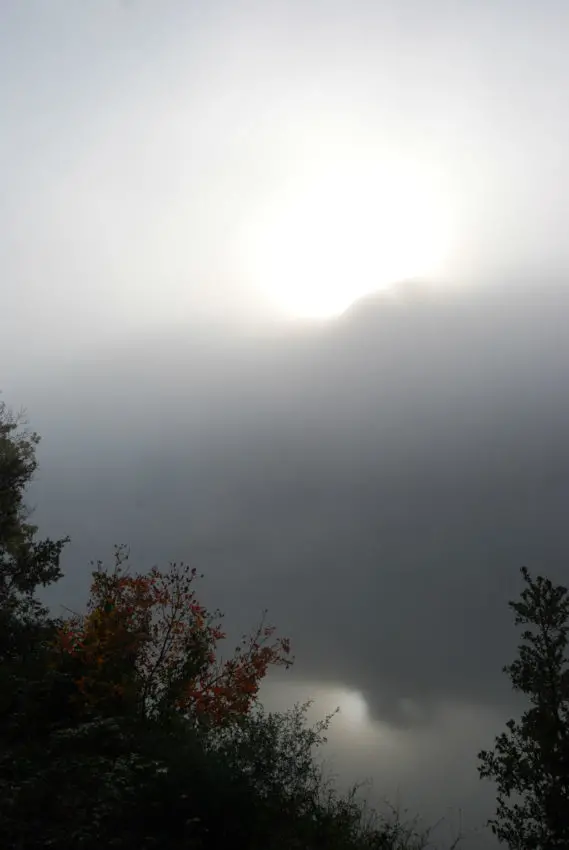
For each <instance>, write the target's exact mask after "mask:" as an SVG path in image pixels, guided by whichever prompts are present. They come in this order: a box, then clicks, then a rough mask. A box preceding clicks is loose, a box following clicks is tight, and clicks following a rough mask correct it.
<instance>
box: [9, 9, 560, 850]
mask: <svg viewBox="0 0 569 850" xmlns="http://www.w3.org/2000/svg"><path fill="white" fill-rule="evenodd" d="M568 26H569V7H568V6H567V4H566V3H564V2H561V0H559V2H553V0H549V1H548V0H544V2H541V3H539V4H538V3H535V2H529V0H515V1H514V0H511V2H505V0H502V2H500V0H494V2H491V3H490V2H482V0H477V2H468V1H467V0H463V1H462V2H450V0H446V2H445V1H444V0H397V1H396V0H385V2H371V1H370V2H361V0H351V2H349V3H348V2H345V0H344V2H340V0H326V2H324V0H320V2H318V1H317V0H314V2H310V0H308V2H307V0H303V1H302V2H300V0H288V2H270V0H264V2H231V3H230V2H222V0H208V2H207V3H205V2H200V3H198V2H192V0H183V2H182V0H161V2H160V3H157V2H150V0H147V2H144V1H143V0H123V1H122V2H119V0H96V2H95V0H82V2H81V3H68V2H64V0H49V2H48V0H45V2H39V0H37V2H32V0H29V2H27V0H18V1H17V2H16V0H6V2H4V3H2V7H1V9H0V108H1V114H2V118H3V128H2V133H1V134H0V155H1V158H2V163H3V169H2V177H3V185H2V193H1V200H0V265H1V271H2V274H1V278H0V280H1V283H0V297H1V301H0V389H1V390H2V392H3V398H4V399H5V400H6V401H7V402H8V403H9V404H10V405H13V406H15V407H19V406H20V405H24V406H25V407H26V408H27V410H28V413H29V417H30V420H31V424H32V425H33V427H35V428H37V430H39V431H40V433H41V434H42V435H43V443H42V445H41V449H40V460H41V464H42V465H41V470H40V473H39V475H38V480H37V482H36V484H35V488H34V490H33V499H34V504H36V505H37V507H36V511H37V516H38V520H41V522H42V528H44V527H45V529H46V530H48V531H49V532H50V533H54V534H58V533H60V534H67V533H69V534H70V535H71V536H72V544H71V546H70V548H69V552H68V555H67V558H66V561H65V564H64V566H65V569H66V573H67V575H66V580H65V582H64V584H63V585H62V588H61V589H60V590H58V593H59V594H61V597H62V599H64V600H65V601H66V603H67V604H78V603H77V600H79V599H81V598H82V597H84V594H85V593H86V589H87V583H88V577H89V560H90V559H92V558H99V557H101V558H105V557H108V555H109V553H110V551H111V547H112V545H113V544H114V543H120V542H128V543H129V544H130V545H131V547H132V551H133V554H134V555H135V557H136V558H137V561H138V563H140V564H141V565H143V566H150V564H151V563H154V562H156V561H158V562H161V563H165V562H167V561H168V560H172V559H179V558H186V559H188V560H192V561H194V562H196V563H197V564H198V565H199V566H200V568H201V569H203V570H204V571H205V573H206V579H205V592H206V594H209V595H210V596H211V599H212V602H213V606H214V607H217V606H218V605H219V606H220V607H222V608H225V609H226V610H227V612H228V614H230V613H231V614H232V616H234V617H235V619H236V622H239V624H241V623H243V624H245V625H246V624H248V623H251V621H252V620H254V619H255V617H256V616H257V614H258V612H259V611H260V610H262V609H263V608H265V607H268V608H269V611H270V613H271V616H272V618H273V620H275V621H276V623H277V625H278V626H279V627H280V628H282V630H283V631H284V632H285V633H287V634H290V636H291V637H292V639H293V644H294V646H295V649H296V656H297V664H296V665H295V672H294V675H292V676H291V675H289V674H287V676H288V679H287V680H285V681H284V682H281V681H280V680H279V681H278V682H274V683H273V684H271V685H268V686H267V692H266V699H267V701H268V703H270V704H274V705H276V706H284V705H287V704H290V701H291V699H293V698H296V696H297V695H300V697H302V698H304V696H306V697H310V696H314V695H316V697H317V700H316V701H317V706H318V707H323V708H326V710H327V707H333V705H334V704H337V703H338V702H340V703H342V704H343V706H344V713H343V715H342V718H341V721H339V723H338V730H337V732H336V733H333V735H332V740H331V744H330V747H331V751H332V752H333V753H334V754H335V756H334V758H335V759H336V761H337V767H338V772H339V774H340V775H341V777H343V778H346V779H347V778H354V779H355V778H358V777H362V775H363V776H364V777H365V776H373V778H374V780H375V786H376V788H377V789H378V791H379V792H381V794H383V791H384V790H385V794H386V795H390V796H391V797H392V798H393V796H394V795H395V796H397V795H401V799H402V801H403V803H404V804H407V803H409V806H410V807H413V806H416V807H417V808H418V809H420V810H421V811H424V812H425V813H426V814H427V816H428V817H431V818H435V819H436V818H438V817H439V816H441V815H442V814H444V813H445V812H446V811H450V810H453V811H454V812H456V811H457V810H458V809H459V808H460V809H462V810H463V811H464V812H465V818H467V817H468V818H469V823H470V822H472V823H473V824H475V823H478V822H479V821H481V820H483V819H484V817H485V816H486V815H487V814H488V813H489V808H488V807H489V806H490V808H491V804H492V793H491V788H488V789H487V788H485V787H484V786H483V785H482V784H481V783H479V781H478V779H477V776H476V752H477V750H478V749H480V748H481V747H482V746H488V745H489V744H490V743H491V741H492V739H493V737H494V735H495V734H497V733H498V732H499V731H500V729H501V724H502V723H503V721H504V719H506V718H507V717H508V716H509V713H510V712H512V711H515V710H516V703H515V701H514V700H513V698H512V696H511V694H510V693H509V690H508V687H507V682H505V681H503V679H504V677H503V675H502V674H501V672H500V671H501V667H502V665H503V664H504V663H507V662H508V660H510V658H511V654H512V652H513V650H514V647H515V634H514V632H513V628H512V626H511V623H510V622H509V619H508V611H507V605H506V603H507V600H508V599H509V598H511V597H512V596H515V595H516V594H517V592H518V590H519V576H518V570H519V567H520V566H521V565H522V564H523V563H527V565H528V566H529V567H530V568H532V567H535V570H536V571H539V570H543V571H545V572H546V573H547V574H550V575H552V576H554V577H556V578H563V577H564V576H565V575H566V567H565V566H564V556H565V546H564V542H565V532H564V517H565V515H566V497H567V491H568V487H569V485H568V484H567V480H568V479H567V475H568V471H569V458H568V456H567V450H566V446H565V442H566V434H567V425H568V424H569V423H568V421H567V420H568V414H569V403H567V401H566V398H565V395H566V386H567V374H566V372H567V362H568V359H567V358H568V355H569V344H568V343H567V342H566V341H565V339H564V336H565V333H564V330H565V328H564V325H565V321H564V317H565V316H566V315H567V308H568V307H569V303H568V301H569V288H568V286H567V280H568V279H569V276H568V271H569V243H568V242H567V239H566V232H565V231H566V220H567V213H566V204H567V200H566V199H567V198H568V197H569V165H568V163H567V154H566V151H567V150H568V149H569V146H568V142H569V138H568V136H569V105H568V103H567V99H566V97H565V81H566V79H567V75H568V74H569V56H568V55H567V52H566V45H565V41H566V39H565V33H566V32H567V27H568ZM56 601H57V600H56ZM476 841H478V843H476ZM476 841H475V840H474V839H473V840H472V843H471V845H470V846H473V847H474V846H490V844H489V841H487V839H486V838H485V837H484V838H483V837H478V838H477V839H476ZM485 842H486V843H485Z"/></svg>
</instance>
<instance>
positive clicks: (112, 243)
mask: <svg viewBox="0 0 569 850" xmlns="http://www.w3.org/2000/svg"><path fill="white" fill-rule="evenodd" d="M0 15H1V27H0V39H1V41H0V48H1V49H0V79H1V83H0V100H1V104H2V117H3V132H2V134H1V141H0V145H1V148H0V150H1V155H2V162H3V164H4V169H3V173H4V182H3V191H2V207H1V213H0V226H1V228H2V236H3V238H2V266H3V281H4V282H3V284H2V285H3V287H4V289H5V290H6V294H5V304H7V305H9V307H10V311H9V312H10V316H11V321H10V326H11V328H12V332H11V333H10V332H8V334H7V335H6V333H3V340H4V343H3V344H4V345H11V338H12V334H13V333H14V334H17V327H18V323H17V322H16V321H14V319H15V317H17V318H18V321H20V322H21V321H24V319H25V321H26V324H27V327H28V328H30V330H33V331H34V338H35V339H36V341H37V342H39V341H40V340H41V343H42V345H44V343H47V342H48V341H49V342H50V345H52V346H55V347H57V348H59V347H60V346H61V345H62V339H61V330H62V329H63V328H64V329H65V338H66V339H68V340H71V338H73V339H75V340H77V341H81V342H83V341H84V340H85V339H86V338H90V339H92V340H93V341H95V340H96V339H97V338H101V337H102V336H103V335H105V334H108V333H116V332H117V330H118V329H120V330H121V332H124V331H125V329H126V328H127V327H128V328H133V327H134V328H137V327H140V326H141V325H148V324H150V325H152V324H153V323H156V322H158V321H163V322H171V321H177V322H180V321H184V319H185V318H186V317H187V316H188V315H192V316H195V315H208V316H209V317H211V318H214V319H216V320H218V321H224V322H226V321H230V320H232V319H235V318H238V319H239V320H242V321H243V320H247V321H249V322H250V321H255V319H256V318H258V316H259V315H260V314H261V313H262V312H263V310H264V308H265V307H266V304H264V303H263V292H262V291H261V292H260V293H259V292H258V290H259V288H260V289H261V290H262V289H263V287H264V288H265V296H266V290H267V288H268V289H269V290H270V287H271V284H272V283H273V282H274V281H273V278H274V277H275V276H276V275H278V273H279V269H282V268H283V266H284V267H285V269H288V268H290V266H291V264H292V267H293V268H294V263H295V256H298V255H299V250H298V249H299V246H298V244H296V243H298V241H299V239H300V241H302V237H301V236H300V237H299V234H298V233H297V232H295V231H294V227H292V232H291V227H290V219H291V217H292V219H293V220H294V219H298V216H299V214H300V213H301V212H302V209H303V205H304V207H306V204H307V203H308V211H307V212H306V210H305V214H306V215H308V216H310V215H311V213H312V211H313V207H314V204H312V206H311V203H310V197H311V193H314V192H316V193H319V192H320V190H321V187H322V184H324V185H325V186H326V187H327V188H328V189H329V190H330V191H331V192H333V191H334V187H335V186H337V184H339V185H340V193H339V195H337V196H336V200H337V203H338V204H339V206H340V207H342V204H343V201H344V200H345V191H344V195H343V194H342V191H343V190H342V189H341V187H342V185H345V183H346V182H350V181H351V180H352V181H355V182H356V184H357V186H356V190H355V197H354V196H352V197H350V198H349V200H350V201H351V202H352V204H351V207H350V210H349V212H346V210H345V209H344V211H343V213H340V214H339V217H340V220H339V221H338V222H336V223H335V225H334V228H332V230H333V232H332V234H331V237H332V238H327V234H326V229H325V225H324V233H321V234H320V242H321V243H323V245H322V248H323V250H322V251H320V253H319V256H318V257H317V259H314V258H311V262H312V266H313V267H314V269H315V271H318V266H319V265H322V266H323V267H324V270H326V268H328V267H329V264H330V263H332V264H333V263H334V262H335V261H336V257H335V255H334V253H332V255H331V257H330V256H326V251H325V245H326V243H327V245H328V247H330V245H331V244H334V245H335V250H336V251H337V250H338V244H337V243H338V242H339V241H341V240H340V239H338V232H340V233H341V232H342V224H344V225H346V226H345V227H344V230H346V229H350V228H349V227H347V225H350V226H351V227H352V230H353V225H354V222H357V228H358V230H359V231H360V232H361V238H362V240H363V243H364V244H363V246H362V245H359V246H358V248H360V249H362V250H363V253H364V255H366V256H368V257H369V255H370V253H371V254H375V255H376V260H377V263H378V264H379V269H378V270H379V272H380V273H381V272H382V268H381V257H382V256H385V255H387V256H389V252H390V249H391V244H392V242H393V241H394V240H395V241H399V243H400V244H401V243H402V244H404V245H405V252H406V254H405V256H406V257H407V258H409V263H410V268H411V273H413V274H417V273H419V274H423V273H427V272H429V271H430V269H426V268H425V269H423V268H421V257H418V258H417V261H418V265H419V268H417V269H415V268H413V264H414V260H415V256H414V255H415V254H416V253H417V251H418V248H417V242H418V241H420V231H421V228H422V229H423V231H424V232H426V233H427V236H429V233H430V228H431V227H432V226H433V222H434V223H435V224H437V225H438V227H439V231H440V232H438V231H437V232H436V235H437V237H438V238H440V241H441V242H442V243H444V248H442V249H441V251H440V252H439V253H440V254H441V256H440V257H439V258H438V261H437V263H436V265H437V269H436V271H437V274H439V275H441V276H446V277H449V278H451V279H453V276H454V275H455V274H456V273H457V272H458V273H459V274H460V277H461V279H464V278H466V277H474V278H475V279H477V278H479V277H480V276H481V272H484V273H488V274H490V273H492V274H495V273H499V272H501V271H502V270H503V269H504V268H506V269H508V270H510V269H512V268H513V269H514V270H515V271H518V270H520V269H524V270H526V271H527V270H528V268H531V269H535V268H540V269H542V268H543V267H544V266H547V267H551V268H556V269H557V268H559V266H560V264H561V265H565V264H567V262H568V261H569V257H568V256H567V254H568V252H569V249H568V248H567V247H566V240H565V238H564V236H565V226H564V215H565V204H566V198H567V197H568V196H569V193H568V188H569V187H568V180H569V176H568V174H567V170H566V169H565V168H564V159H565V152H566V149H567V142H568V135H569V124H568V110H569V106H568V105H567V100H566V97H565V83H566V79H567V73H568V70H569V58H568V57H567V53H566V44H565V33H566V30H567V26H568V25H569V8H568V7H567V5H566V4H565V3H564V2H541V3H535V2H532V0H511V2H480V0H477V2H466V0H463V2H450V1H449V2H443V0H415V2H406V0H397V2H367V3H366V2H357V0H355V2H350V3H347V2H334V0H322V2H306V0H302V2H294V0H286V2H267V0H262V2H244V3H235V2H231V3H230V2H226V3H221V2H217V0H208V2H207V3H205V2H202V3H197V2H190V0H179V2H173V1H172V2H169V1H168V0H166V2H160V3H157V2H151V0H148V2H142V0H131V2H117V0H112V2H111V0H108V2H107V0H82V2H81V3H69V2H66V0H60V2H58V0H45V2H26V0H22V2H20V0H18V2H4V3H3V4H2V9H1V12H0ZM378 170H379V173H375V172H377V171H378ZM371 172H374V174H373V175H371ZM354 175H355V176H354ZM366 175H371V176H370V185H369V186H368V187H367V191H369V193H371V194H372V195H373V197H369V196H368V195H366V188H365V185H366ZM386 175H387V177H386ZM389 175H391V177H390V178H389ZM374 181H375V182H374ZM409 181H411V183H412V186H411V187H410V186H409V185H408V182H409ZM362 186H363V188H362ZM398 187H399V194H400V195H403V196H404V200H405V215H404V217H406V219H407V226H408V227H409V228H411V232H410V233H408V234H405V233H403V234H402V233H401V230H404V229H405V224H404V223H400V225H399V232H396V233H393V232H392V231H390V228H389V221H388V220H389V216H390V212H391V213H394V214H398V215H399V218H401V212H400V211H399V212H397V198H398ZM413 187H414V188H413ZM348 194H349V192H348ZM307 198H308V201H307ZM358 200H359V209H358ZM323 203H324V205H325V204H326V202H323ZM287 204H288V206H287ZM285 207H286V209H287V210H288V211H289V212H288V215H289V218H288V219H286V214H285V213H283V215H284V216H285V222H284V224H283V221H281V220H279V219H278V217H277V220H276V221H274V220H273V219H274V217H273V219H271V213H272V211H274V210H275V209H277V210H281V212H282V211H283V209H284V208H285ZM386 211H387V212H386ZM314 213H315V215H314V218H316V219H321V218H322V213H323V207H322V205H321V206H320V207H318V206H317V205H316V209H315V210H314ZM342 215H343V216H344V219H342ZM417 216H418V222H417V220H416V219H417ZM386 219H387V221H386ZM271 222H272V223H273V231H272V232H271V233H269V235H268V236H267V234H266V232H265V231H264V230H263V228H262V226H261V225H263V224H264V225H268V224H270V223H271ZM287 222H288V223H287ZM421 222H422V224H421ZM312 224H314V220H313V221H312ZM287 227H288V230H287ZM283 228H284V231H285V232H283ZM352 230H350V234H352ZM275 231H276V232H275ZM350 234H349V235H350ZM386 234H387V235H386ZM406 237H407V238H406ZM271 240H272V241H271ZM275 240H276V246H275V245H274V242H275ZM382 240H383V241H382ZM370 242H371V243H373V244H371V245H370ZM267 243H268V244H269V245H270V246H272V247H273V248H274V250H273V252H272V256H271V257H270V258H269V259H268V260H267V257H266V247H267ZM295 251H296V254H295ZM357 253H360V252H354V254H357ZM400 253H401V252H400ZM418 253H419V254H421V251H420V250H419V251H418ZM377 257H379V259H377ZM302 259H304V258H303V257H302V252H300V256H299V257H298V261H296V262H297V264H298V263H301V261H302ZM353 262H354V264H355V265H356V267H357V257H356V256H354V259H353ZM327 264H328V265H327ZM368 265H371V267H372V273H371V275H370V281H365V284H366V285H368V283H369V284H370V285H373V271H374V265H373V263H368ZM392 265H393V267H394V269H395V273H397V271H398V262H397V260H396V261H395V262H394V264H392ZM399 265H400V266H401V268H402V271H401V272H400V276H406V275H407V274H408V273H409V272H408V270H407V268H406V265H405V263H399ZM390 268H391V266H390ZM357 270H358V271H361V269H360V268H357ZM358 276H360V275H358ZM379 277H381V274H379ZM290 285H291V286H294V284H290ZM354 286H355V284H354ZM7 312H8V311H7Z"/></svg>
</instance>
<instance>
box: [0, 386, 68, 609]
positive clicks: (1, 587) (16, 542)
mask: <svg viewBox="0 0 569 850" xmlns="http://www.w3.org/2000/svg"><path fill="white" fill-rule="evenodd" d="M25 424H26V423H25V421H24V420H23V418H22V416H21V415H20V416H14V415H13V414H12V413H11V412H10V411H9V410H8V408H7V407H6V405H5V404H4V403H3V402H0V612H1V614H2V617H3V619H4V620H5V619H6V617H8V616H16V617H17V618H18V619H20V620H22V621H26V620H27V621H30V620H32V619H34V618H37V617H38V616H39V615H40V614H45V613H46V612H45V608H43V606H42V605H41V604H40V603H39V601H38V600H37V597H36V590H37V588H38V587H39V586H44V587H45V586H46V585H48V584H51V583H52V582H54V581H57V580H58V579H59V578H61V570H60V567H59V559H60V556H61V552H62V549H63V547H64V546H65V544H66V543H67V542H68V538H65V539H63V540H57V541H53V540H50V539H45V540H36V533H37V527H36V526H35V525H32V524H31V523H30V522H28V519H29V514H30V512H29V509H28V508H27V506H26V504H25V501H24V497H25V492H26V489H27V487H28V485H29V484H30V482H31V480H32V478H33V475H34V473H35V471H36V469H37V459H36V447H37V445H38V443H39V440H40V438H39V437H38V435H37V434H36V433H34V432H30V431H27V430H26V429H25V428H23V427H22V426H24V425H25Z"/></svg>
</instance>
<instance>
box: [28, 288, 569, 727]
mask: <svg viewBox="0 0 569 850" xmlns="http://www.w3.org/2000/svg"><path fill="white" fill-rule="evenodd" d="M568 308H569V290H568V289H567V288H566V287H564V286H561V285H557V284H555V283H548V284H547V285H546V284H541V285H539V286H538V285H526V284H524V285H521V284H518V285H513V284H512V285H510V286H506V285H503V286H500V287H498V286H496V287H494V288H492V287H487V288H480V289H479V290H475V289H470V290H468V291H466V290H465V291H463V292H461V291H460V288H459V287H457V288H456V290H455V291H454V292H453V293H451V294H447V295H445V296H444V297H443V296H442V295H441V294H438V295H436V296H435V295H433V294H432V293H431V294H429V292H428V291H423V290H422V289H421V287H420V286H419V287H417V288H408V289H405V288H403V289H402V290H401V295H400V297H398V298H397V299H387V298H383V297H376V298H371V299H368V300H367V301H364V302H361V303H359V304H356V305H355V306H354V307H353V308H352V309H351V310H350V311H349V312H348V313H347V314H346V315H344V316H343V317H342V318H341V319H339V320H338V321H337V322H335V323H332V324H328V325H326V326H321V327H305V328H302V329H297V330H296V331H294V332H292V331H291V332H289V331H286V330H283V331H282V333H281V334H280V335H275V334H273V335H272V336H271V337H270V338H269V337H267V338H265V339H264V340H259V339H257V340H251V339H249V340H244V339H241V340H238V339H234V340H230V339H229V338H228V337H225V338H224V340H223V343H222V342H221V341H220V340H216V337H215V334H214V333H212V334H211V335H208V334H207V333H206V332H205V331H203V329H202V330H201V331H200V332H199V333H197V332H195V331H194V330H192V328H191V326H189V327H188V330H187V332H186V333H185V334H184V335H178V336H176V338H172V337H171V336H169V335H168V334H167V333H164V334H155V335H154V336H153V337H146V338H144V339H142V338H141V339H135V340H126V341H123V343H122V344H121V345H117V346H116V347H115V348H107V349H106V350H105V351H104V352H99V353H98V354H97V356H92V357H91V359H87V358H83V359H78V360H77V362H76V363H75V365H74V366H73V368H70V367H67V368H66V369H62V370H61V371H60V372H59V374H58V377H57V379H56V378H55V377H53V375H54V374H55V371H54V370H52V373H51V374H52V378H51V379H50V380H49V381H46V382H44V383H43V385H42V381H41V372H42V365H41V364H40V363H38V366H37V375H36V379H35V380H34V381H31V382H28V384H27V385H26V384H25V383H24V384H22V386H21V388H19V389H18V400H19V399H20V398H21V400H22V401H24V402H25V403H26V405H27V407H28V410H29V413H30V415H31V417H32V420H33V424H34V426H35V427H37V428H38V430H40V432H41V433H42V434H43V437H44V441H43V446H42V450H41V460H42V473H41V475H40V477H39V480H38V482H37V484H36V486H35V490H34V500H35V501H36V503H37V505H38V510H37V518H38V521H41V522H42V524H43V526H44V527H45V528H47V529H49V530H53V531H54V532H55V533H58V532H60V533H67V532H69V533H70V534H71V535H72V537H73V541H74V542H73V545H72V546H71V547H70V549H69V552H68V555H67V558H66V562H65V567H66V570H67V572H68V578H67V580H66V582H65V585H64V587H63V588H62V589H61V590H59V591H58V593H59V594H60V595H61V594H63V596H64V598H65V600H66V601H71V600H77V599H79V598H81V596H83V595H84V593H85V590H86V584H87V576H88V564H87V562H88V560H89V558H96V557H103V558H105V557H107V556H108V554H109V552H110V549H111V546H112V544H113V543H115V542H122V541H128V542H129V543H130V544H131V547H132V553H133V558H135V559H136V560H137V561H138V562H139V563H140V564H142V565H144V566H147V565H149V564H150V563H153V562H155V561H159V562H162V563H164V562H165V561H167V560H170V559H179V558H184V559H186V560H191V561H193V562H194V563H195V564H196V565H198V566H199V567H200V568H201V569H202V570H203V571H204V572H205V573H206V576H207V578H206V585H205V588H206V592H207V594H209V595H210V596H211V600H212V601H213V602H214V604H216V605H217V604H219V605H220V607H222V608H225V609H226V610H227V611H228V612H230V613H231V615H232V616H233V617H234V618H237V620H238V621H239V623H240V624H241V623H243V624H247V623H250V622H251V620H252V619H255V618H256V616H257V615H258V613H259V610H260V609H261V608H263V607H268V608H269V610H270V617H271V619H272V621H274V622H276V623H277V624H278V625H279V627H280V628H281V629H282V631H284V632H286V633H287V634H289V635H290V636H291V637H292V639H293V642H294V645H295V648H296V653H297V658H298V661H297V664H296V677H297V678H298V677H306V678H307V679H310V680H313V681H319V682H330V683H341V684H344V685H347V686H350V687H354V688H356V689H359V690H360V691H361V692H362V693H363V694H364V695H365V696H366V698H367V700H368V702H369V705H370V710H371V712H372V715H373V716H374V717H377V718H379V719H381V720H383V721H388V722H389V723H391V724H393V725H394V726H402V727H408V726H409V725H413V723H424V722H427V721H426V720H425V717H427V718H428V717H429V713H430V711H431V710H432V709H433V706H436V705H437V704H440V703H444V702H445V701H446V702H459V703H464V704H468V705H470V706H480V707H481V708H483V707H495V708H497V709H498V710H499V711H506V712H507V711H508V710H509V707H510V704H511V705H513V702H512V697H511V695H510V693H509V689H508V685H507V682H506V681H505V679H504V676H503V674H502V673H501V672H500V669H501V666H502V664H503V663H506V662H507V661H508V660H510V658H511V655H512V652H513V649H514V646H515V643H516V635H515V633H514V630H513V627H512V624H511V620H510V616H509V612H508V611H507V608H506V602H507V600H508V599H509V598H512V596H515V595H517V592H518V589H519V576H518V570H519V567H520V566H521V565H522V564H527V565H528V566H529V567H530V568H532V569H533V570H535V571H536V572H537V571H544V572H546V573H547V574H548V575H551V576H552V577H554V578H556V579H564V578H567V577H568V576H567V573H568V570H567V560H566V546H567V543H566V529H567V504H568V496H569V451H568V443H567V440H568V434H569V399H568V389H569V382H568V363H569V361H568V354H569V340H568V339H567V338H566V333H565V329H566V321H567V315H568ZM24 393H27V395H26V396H25V397H24ZM403 699H407V700H412V701H413V702H414V704H415V705H416V707H417V708H418V709H419V715H421V712H422V713H423V719H422V720H415V721H413V720H411V719H410V718H409V716H408V715H407V714H406V713H405V712H404V711H403V707H402V706H403V703H402V702H401V700H403ZM494 731H495V732H498V731H499V729H495V730H494ZM465 737H466V738H468V732H467V731H466V732H465ZM488 743H489V742H488Z"/></svg>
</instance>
